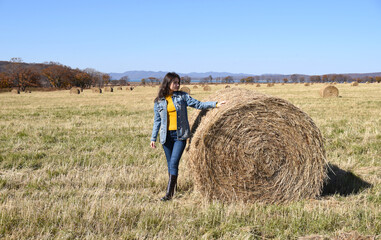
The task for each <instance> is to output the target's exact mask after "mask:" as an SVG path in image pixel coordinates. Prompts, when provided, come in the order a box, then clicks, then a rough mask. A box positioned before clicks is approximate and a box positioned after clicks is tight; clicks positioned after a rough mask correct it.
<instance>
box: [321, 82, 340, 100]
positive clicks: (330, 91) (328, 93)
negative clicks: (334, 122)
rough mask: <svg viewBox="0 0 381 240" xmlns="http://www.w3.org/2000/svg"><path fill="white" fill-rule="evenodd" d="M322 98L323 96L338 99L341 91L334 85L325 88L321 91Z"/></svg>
mask: <svg viewBox="0 0 381 240" xmlns="http://www.w3.org/2000/svg"><path fill="white" fill-rule="evenodd" d="M320 96H322V97H323V98H325V97H338V96H339V89H337V87H335V86H332V85H328V86H324V87H323V88H322V89H320Z"/></svg>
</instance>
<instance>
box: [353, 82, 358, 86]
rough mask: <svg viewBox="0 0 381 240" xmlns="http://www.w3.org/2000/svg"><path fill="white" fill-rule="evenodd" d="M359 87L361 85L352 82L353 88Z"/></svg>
mask: <svg viewBox="0 0 381 240" xmlns="http://www.w3.org/2000/svg"><path fill="white" fill-rule="evenodd" d="M358 85H359V83H358V82H352V83H351V86H353V87H356V86H358Z"/></svg>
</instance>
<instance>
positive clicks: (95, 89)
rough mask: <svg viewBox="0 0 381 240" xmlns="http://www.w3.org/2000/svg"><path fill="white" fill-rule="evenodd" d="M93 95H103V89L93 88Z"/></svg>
mask: <svg viewBox="0 0 381 240" xmlns="http://www.w3.org/2000/svg"><path fill="white" fill-rule="evenodd" d="M92 91H93V93H102V89H101V88H92Z"/></svg>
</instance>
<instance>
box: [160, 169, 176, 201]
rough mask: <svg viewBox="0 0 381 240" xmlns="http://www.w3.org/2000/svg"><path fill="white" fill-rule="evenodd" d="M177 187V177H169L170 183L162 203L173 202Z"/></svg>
mask: <svg viewBox="0 0 381 240" xmlns="http://www.w3.org/2000/svg"><path fill="white" fill-rule="evenodd" d="M176 185H177V176H176V175H169V181H168V186H167V193H166V194H165V196H164V197H162V198H161V199H160V200H161V201H168V200H171V199H172V197H173V194H174V192H175V187H176Z"/></svg>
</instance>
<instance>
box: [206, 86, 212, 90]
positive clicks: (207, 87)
mask: <svg viewBox="0 0 381 240" xmlns="http://www.w3.org/2000/svg"><path fill="white" fill-rule="evenodd" d="M211 90H212V88H211V87H210V86H208V85H206V86H205V87H204V91H211Z"/></svg>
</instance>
